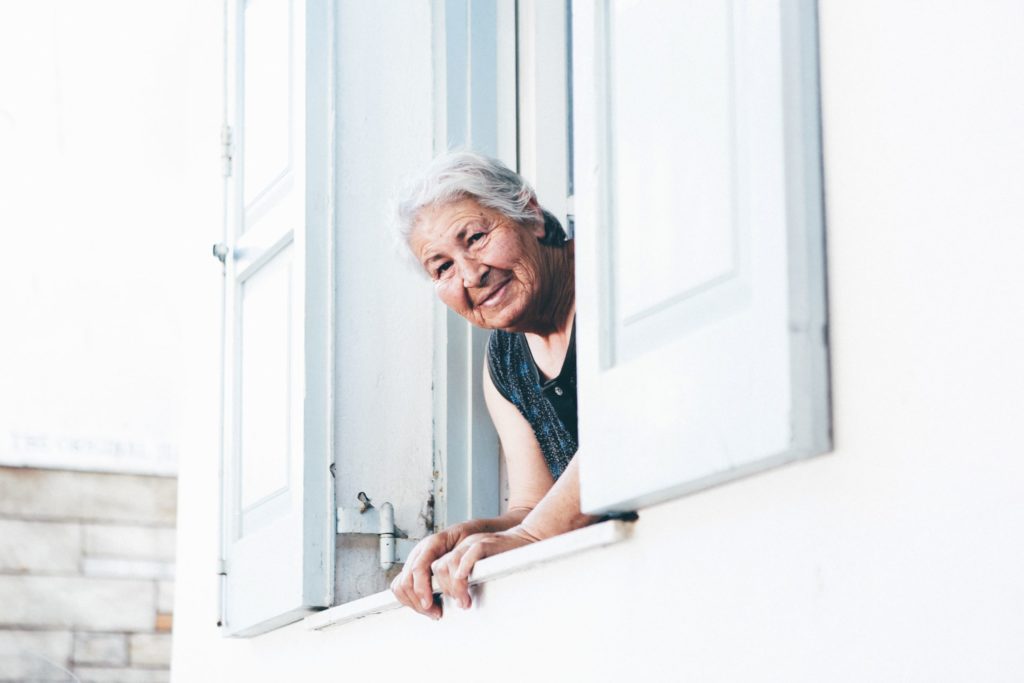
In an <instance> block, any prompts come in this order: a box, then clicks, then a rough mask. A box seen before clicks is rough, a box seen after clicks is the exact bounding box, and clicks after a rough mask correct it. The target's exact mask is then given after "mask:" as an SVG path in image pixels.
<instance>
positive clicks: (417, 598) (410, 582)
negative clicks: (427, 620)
mask: <svg viewBox="0 0 1024 683" xmlns="http://www.w3.org/2000/svg"><path fill="white" fill-rule="evenodd" d="M446 549H447V548H446V546H445V542H444V538H441V537H439V536H438V535H434V536H429V537H427V538H425V539H424V540H423V541H421V542H420V543H418V544H417V545H416V547H415V548H413V550H412V552H410V553H409V558H408V561H407V562H406V563H405V567H404V568H403V569H402V572H401V573H400V574H399V575H398V576H396V577H395V579H394V581H392V582H391V592H392V593H394V594H395V598H397V599H398V601H399V602H400V603H402V604H403V605H405V606H407V607H411V608H412V609H414V610H416V611H417V612H419V613H420V614H425V615H427V616H429V617H432V618H434V619H439V618H441V607H440V606H439V605H436V604H434V595H433V592H432V590H431V587H430V565H431V563H432V562H433V561H434V560H435V559H436V558H437V557H439V556H440V555H442V554H444V552H445V550H446Z"/></svg>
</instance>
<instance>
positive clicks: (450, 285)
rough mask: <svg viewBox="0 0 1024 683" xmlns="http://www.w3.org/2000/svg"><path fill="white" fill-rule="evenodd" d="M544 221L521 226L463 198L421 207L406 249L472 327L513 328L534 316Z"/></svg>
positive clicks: (439, 291) (523, 325)
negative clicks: (529, 225) (540, 243)
mask: <svg viewBox="0 0 1024 683" xmlns="http://www.w3.org/2000/svg"><path fill="white" fill-rule="evenodd" d="M543 236H544V225H543V223H542V222H541V221H540V220H539V213H538V221H537V224H536V225H534V226H531V227H524V226H523V225H520V224H518V223H516V222H515V221H512V220H510V219H509V218H508V217H506V216H505V215H504V214H502V213H500V212H498V211H495V210H493V209H488V208H486V207H483V206H480V204H478V203H477V202H476V200H473V199H463V200H460V201H457V202H453V203H450V204H444V205H442V206H433V207H428V208H427V209H424V210H423V211H422V212H421V213H420V215H419V218H418V220H417V221H416V224H415V227H414V228H413V231H412V234H411V235H410V237H409V248H410V249H412V252H413V254H415V255H416V258H417V259H419V261H420V263H421V264H423V267H424V268H425V269H426V271H427V273H428V274H429V275H430V277H431V278H432V279H433V280H434V287H435V288H436V289H437V295H438V296H439V297H440V299H441V301H443V302H444V303H445V305H447V306H448V307H449V308H451V309H452V310H453V311H455V312H456V313H458V314H459V315H461V316H462V317H463V318H465V319H466V320H468V321H470V322H471V323H473V324H474V325H477V326H478V327H486V328H490V329H500V330H507V331H510V332H511V331H519V330H521V329H522V328H524V327H528V324H529V321H530V320H531V319H532V317H533V316H534V315H535V311H536V309H537V307H538V303H539V302H538V301H537V298H538V294H539V292H540V275H541V273H540V268H541V259H540V245H539V244H538V242H537V240H538V238H540V237H543Z"/></svg>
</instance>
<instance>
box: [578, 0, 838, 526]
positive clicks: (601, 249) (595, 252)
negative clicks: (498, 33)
mask: <svg viewBox="0 0 1024 683" xmlns="http://www.w3.org/2000/svg"><path fill="white" fill-rule="evenodd" d="M573 22H574V26H573V29H574V37H573V41H574V56H573V61H574V79H573V80H574V100H573V106H574V110H575V130H576V136H575V140H576V159H575V164H576V166H575V168H576V173H575V178H576V208H577V222H576V241H577V254H578V257H577V258H578V261H577V277H578V283H577V285H578V286H577V292H578V310H579V320H578V327H577V330H578V335H577V339H578V344H579V348H578V362H579V374H580V377H579V386H580V448H581V450H580V452H581V454H582V455H583V460H582V461H581V481H582V483H581V495H582V504H583V508H584V510H586V511H588V512H607V511H624V510H633V509H636V508H638V507H641V506H646V505H650V504H652V503H656V502H659V501H662V500H666V499H668V498H671V497H675V496H678V495H680V494H683V493H686V492H688V491H691V490H695V489H698V488H703V487H706V486H710V485H713V484H716V483H719V482H722V481H724V480H728V479H732V478H735V477H738V476H741V475H744V474H746V473H749V472H752V471H756V470H760V469H764V468H766V467H770V466H773V465H777V464H779V463H783V462H786V461H790V460H793V459H796V458H801V457H807V456H810V455H814V454H818V453H821V452H823V451H825V450H827V449H828V448H829V423H828V409H827V404H828V398H827V349H826V346H825V299H824V253H823V224H822V207H821V180H820V152H819V142H818V111H817V72H816V62H815V60H816V45H815V35H816V26H815V17H814V3H813V2H810V1H809V0H808V1H799V2H798V1H785V2H781V3H766V2H759V1H754V0H749V1H742V0H737V1H735V2H722V1H720V0H702V1H700V2H685V3H679V2H670V1H668V0H664V1H661V2H643V3H636V2H614V1H606V2H599V3H592V2H590V1H589V0H583V1H577V2H575V3H574V17H573Z"/></svg>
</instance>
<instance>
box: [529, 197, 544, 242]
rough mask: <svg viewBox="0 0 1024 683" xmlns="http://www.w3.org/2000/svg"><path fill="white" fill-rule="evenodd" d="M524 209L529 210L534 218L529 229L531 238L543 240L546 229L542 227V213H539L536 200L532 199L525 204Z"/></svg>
mask: <svg viewBox="0 0 1024 683" xmlns="http://www.w3.org/2000/svg"><path fill="white" fill-rule="evenodd" d="M526 208H528V209H530V210H531V211H532V212H533V214H534V216H535V218H534V220H533V225H532V226H531V227H530V232H532V233H533V236H534V237H536V238H537V239H543V238H544V235H545V234H546V228H545V226H544V212H543V211H541V208H540V203H539V202H538V201H537V198H536V197H532V198H531V199H530V201H529V202H528V203H527V205H526Z"/></svg>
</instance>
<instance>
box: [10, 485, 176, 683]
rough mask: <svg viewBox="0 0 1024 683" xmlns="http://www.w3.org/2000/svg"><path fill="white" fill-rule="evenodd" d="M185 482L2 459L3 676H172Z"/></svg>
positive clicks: (109, 680) (147, 682) (112, 680)
mask: <svg viewBox="0 0 1024 683" xmlns="http://www.w3.org/2000/svg"><path fill="white" fill-rule="evenodd" d="M176 497H177V481H176V480H175V479H173V478H168V477H155V476H143V475H128V474H96V473H88V472H70V471H62V470H40V469H27V468H16V467H0V683H13V682H14V681H17V682H18V683H25V682H27V681H75V680H80V681H82V682H83V683H85V682H87V681H95V682H96V683H121V682H125V683H128V682H130V683H151V682H153V683H156V682H158V681H167V680H169V673H168V668H169V665H170V650H171V622H172V611H173V600H174V597H173V596H174V544H175V531H174V524H175V508H176Z"/></svg>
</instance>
